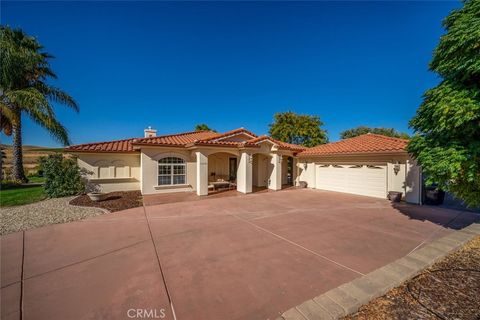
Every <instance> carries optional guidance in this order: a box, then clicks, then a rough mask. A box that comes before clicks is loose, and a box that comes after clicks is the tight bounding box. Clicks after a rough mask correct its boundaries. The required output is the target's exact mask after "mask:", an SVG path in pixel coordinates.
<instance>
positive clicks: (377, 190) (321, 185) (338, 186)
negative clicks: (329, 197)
mask: <svg viewBox="0 0 480 320" xmlns="http://www.w3.org/2000/svg"><path fill="white" fill-rule="evenodd" d="M316 166H317V167H316V170H315V173H316V176H315V180H316V181H315V186H316V188H317V189H321V190H330V191H337V192H345V193H352V194H358V195H363V196H369V197H376V198H382V199H385V197H386V195H387V166H386V165H369V164H353V165H352V164H317V165H316Z"/></svg>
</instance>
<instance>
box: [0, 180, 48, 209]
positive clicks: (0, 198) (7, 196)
mask: <svg viewBox="0 0 480 320" xmlns="http://www.w3.org/2000/svg"><path fill="white" fill-rule="evenodd" d="M43 199H45V194H44V192H43V186H28V185H26V186H18V187H11V188H8V189H6V190H5V189H3V190H0V207H11V206H19V205H22V204H29V203H32V202H37V201H40V200H43Z"/></svg>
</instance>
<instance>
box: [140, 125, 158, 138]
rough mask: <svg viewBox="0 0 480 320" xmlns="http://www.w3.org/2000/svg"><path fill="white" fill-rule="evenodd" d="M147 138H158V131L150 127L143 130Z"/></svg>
mask: <svg viewBox="0 0 480 320" xmlns="http://www.w3.org/2000/svg"><path fill="white" fill-rule="evenodd" d="M143 133H144V136H145V138H150V137H156V136H157V130H155V129H152V127H150V126H148V128H147V129H145V130H143Z"/></svg>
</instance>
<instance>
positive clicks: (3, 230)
mask: <svg viewBox="0 0 480 320" xmlns="http://www.w3.org/2000/svg"><path fill="white" fill-rule="evenodd" d="M74 198H75V197H65V198H56V199H47V200H43V201H39V202H35V203H31V204H27V205H23V206H14V207H6V208H2V209H1V219H2V223H1V224H0V234H1V235H5V234H8V233H13V232H17V231H22V230H27V229H33V228H38V227H43V226H46V225H50V224H57V223H65V222H71V221H76V220H81V219H85V218H88V217H93V216H98V215H101V214H104V213H105V212H106V211H104V210H100V209H97V208H82V207H75V206H72V205H69V202H70V201H71V200H72V199H74Z"/></svg>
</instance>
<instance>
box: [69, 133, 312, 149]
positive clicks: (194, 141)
mask: <svg viewBox="0 0 480 320" xmlns="http://www.w3.org/2000/svg"><path fill="white" fill-rule="evenodd" d="M242 133H244V134H247V135H249V136H252V137H254V138H252V139H250V140H246V141H240V142H239V141H225V140H222V139H223V138H227V137H230V136H232V135H236V134H242ZM264 140H269V141H271V142H273V143H275V144H277V145H278V146H279V148H280V149H284V150H292V151H296V152H299V151H302V150H305V148H304V147H302V146H298V145H294V144H290V143H285V142H281V141H278V140H275V139H272V138H270V137H268V136H260V137H258V136H257V135H255V134H254V133H252V132H250V131H248V130H246V129H244V128H239V129H235V130H231V131H227V132H225V133H217V132H213V131H191V132H184V133H178V134H171V135H163V136H158V137H149V138H132V139H125V140H117V141H106V142H96V143H86V144H79V145H74V146H71V147H68V148H66V150H67V151H71V152H138V150H135V149H134V146H135V145H144V146H148V145H151V146H172V147H191V146H201V145H203V146H222V147H235V148H238V147H253V148H256V147H259V145H258V143H259V142H261V141H264Z"/></svg>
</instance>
